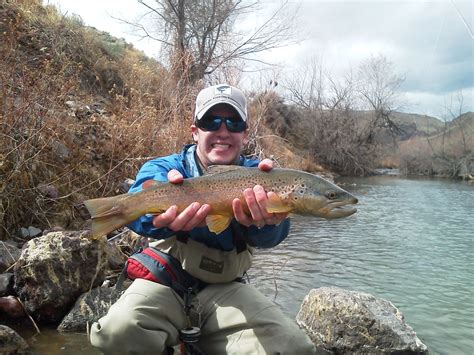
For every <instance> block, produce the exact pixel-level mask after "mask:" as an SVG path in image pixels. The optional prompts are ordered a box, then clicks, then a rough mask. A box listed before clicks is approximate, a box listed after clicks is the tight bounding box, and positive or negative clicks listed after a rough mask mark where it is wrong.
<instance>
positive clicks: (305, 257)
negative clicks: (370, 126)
mask: <svg viewBox="0 0 474 355" xmlns="http://www.w3.org/2000/svg"><path fill="white" fill-rule="evenodd" d="M344 183H346V189H348V190H350V191H352V192H353V193H354V194H355V195H356V196H357V197H358V198H359V206H358V210H359V212H358V213H356V214H355V215H353V216H350V217H348V218H344V219H340V220H332V221H326V220H321V219H316V218H303V217H299V216H295V217H293V218H292V229H291V234H290V236H289V237H288V238H287V240H286V241H284V242H283V243H282V244H281V245H279V246H277V247H276V248H273V249H269V250H261V251H259V252H258V253H257V257H256V260H255V263H254V267H253V268H252V270H251V272H250V275H251V282H252V283H253V284H254V285H256V286H257V288H259V289H260V290H261V291H262V292H263V293H264V294H265V295H267V296H268V297H269V298H271V299H274V300H275V302H276V303H277V304H279V305H280V306H281V307H282V308H283V310H284V311H285V313H286V314H288V315H289V316H290V317H292V318H294V317H295V316H296V314H297V312H298V309H299V306H300V304H301V302H302V300H303V298H304V296H305V295H306V294H308V292H309V290H310V289H312V288H317V287H321V286H337V287H342V288H345V289H348V290H357V291H363V292H368V293H371V294H373V295H375V296H378V297H382V298H384V299H387V300H389V301H391V302H392V303H393V304H394V305H395V306H396V307H398V308H399V309H400V310H401V311H402V313H403V314H404V315H405V319H406V321H407V322H408V324H409V325H411V326H412V327H413V328H414V330H415V331H416V332H417V334H418V337H419V338H420V339H421V340H422V341H423V342H424V343H425V344H426V345H427V346H428V347H429V349H430V351H431V352H432V353H433V354H443V355H444V354H446V355H447V354H474V350H473V349H474V327H473V325H474V268H473V266H474V265H473V263H474V242H473V236H474V217H473V215H474V184H469V183H465V182H456V181H448V180H427V179H423V180H421V179H420V180H408V179H401V178H397V177H374V178H368V179H351V180H345V181H344ZM34 349H35V352H36V353H38V354H52V353H55V354H66V353H67V354H69V355H70V354H99V352H97V351H96V350H94V349H93V348H92V347H91V346H90V345H89V343H88V341H87V338H86V336H85V335H80V334H69V335H60V334H58V333H57V332H54V331H53V332H51V331H50V332H44V331H43V334H42V335H41V336H37V338H36V341H35V342H34Z"/></svg>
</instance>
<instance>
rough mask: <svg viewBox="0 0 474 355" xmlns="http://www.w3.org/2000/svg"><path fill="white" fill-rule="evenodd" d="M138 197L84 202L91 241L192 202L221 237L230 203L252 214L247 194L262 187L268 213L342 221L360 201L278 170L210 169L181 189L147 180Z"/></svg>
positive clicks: (309, 177)
mask: <svg viewBox="0 0 474 355" xmlns="http://www.w3.org/2000/svg"><path fill="white" fill-rule="evenodd" d="M144 185H145V186H147V187H146V188H144V189H142V190H141V191H139V192H134V193H125V194H121V195H117V196H112V197H103V198H97V199H90V200H86V201H84V205H85V207H86V208H87V210H88V212H89V214H90V218H91V220H92V226H91V228H92V236H93V237H95V238H98V237H101V236H103V235H107V234H109V233H111V232H113V231H114V230H116V229H118V228H121V227H123V226H125V225H127V224H129V223H131V222H133V221H134V220H136V219H137V218H139V217H141V216H143V215H147V214H159V213H162V212H164V211H166V210H167V209H168V208H169V207H171V206H172V205H176V206H177V207H178V211H179V212H181V211H183V210H184V209H185V208H186V207H187V206H189V205H190V204H191V203H193V202H199V203H201V204H205V203H206V204H209V205H210V206H211V212H210V213H209V214H208V216H207V217H206V225H207V227H208V228H209V230H210V231H211V232H213V233H215V234H220V233H221V232H222V231H224V230H225V229H226V228H227V227H228V226H229V224H230V222H231V220H232V218H233V217H234V216H233V210H232V201H233V200H234V199H235V198H238V199H240V200H241V201H242V205H243V207H244V211H245V212H246V213H249V209H248V206H247V204H246V202H245V198H244V195H243V191H244V190H245V189H246V188H253V187H254V186H255V185H261V186H263V187H264V189H265V190H266V191H267V192H269V191H273V192H274V193H275V194H270V196H271V198H269V200H268V201H267V203H266V209H267V212H268V213H289V214H300V215H310V216H315V217H323V218H326V219H334V218H342V217H347V216H350V215H352V214H354V213H355V212H356V211H357V209H356V208H353V207H352V206H351V205H354V204H357V203H358V200H357V198H356V197H354V196H353V195H351V194H350V193H349V192H347V191H345V190H343V189H342V188H340V187H338V186H337V185H335V184H333V183H332V182H330V181H328V180H325V179H324V178H322V177H320V176H318V175H314V174H311V173H308V172H304V171H301V170H294V169H284V168H274V169H271V170H270V171H262V170H260V169H259V168H256V167H255V168H249V167H242V166H237V165H214V166H210V167H209V168H208V170H207V172H206V174H205V175H203V176H200V177H194V178H189V179H184V181H183V182H182V183H180V184H172V183H169V182H159V181H155V180H148V181H147V182H146V183H145V184H144Z"/></svg>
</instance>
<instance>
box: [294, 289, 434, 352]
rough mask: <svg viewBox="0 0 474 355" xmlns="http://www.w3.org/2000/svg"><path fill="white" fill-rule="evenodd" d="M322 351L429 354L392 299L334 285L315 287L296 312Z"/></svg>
mask: <svg viewBox="0 0 474 355" xmlns="http://www.w3.org/2000/svg"><path fill="white" fill-rule="evenodd" d="M296 322H297V323H298V325H299V326H300V327H301V328H302V329H304V330H305V331H306V333H307V334H308V335H309V337H310V338H311V340H312V341H313V343H314V344H315V346H316V349H317V350H318V353H321V354H428V349H427V347H426V345H425V344H423V343H422V342H421V341H420V339H418V337H417V336H416V333H415V332H414V331H413V329H412V328H411V327H410V326H409V325H408V324H407V323H406V322H405V320H404V316H403V315H402V313H401V312H400V311H399V310H398V309H397V308H396V307H395V306H394V305H393V304H392V303H391V302H389V301H386V300H384V299H381V298H377V297H374V296H372V295H370V294H367V293H362V292H356V291H347V290H343V289H340V288H335V287H322V288H318V289H313V290H311V291H310V292H309V294H308V295H307V296H306V297H305V299H304V300H303V303H302V304H301V307H300V310H299V312H298V314H297V316H296Z"/></svg>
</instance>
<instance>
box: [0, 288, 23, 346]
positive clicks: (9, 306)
mask: <svg viewBox="0 0 474 355" xmlns="http://www.w3.org/2000/svg"><path fill="white" fill-rule="evenodd" d="M4 317H6V318H7V319H9V320H12V319H17V318H23V317H25V311H24V310H23V306H22V305H21V303H20V301H18V299H17V298H16V297H15V296H6V297H0V320H1V321H4V319H3V318H4ZM0 354H1V353H0Z"/></svg>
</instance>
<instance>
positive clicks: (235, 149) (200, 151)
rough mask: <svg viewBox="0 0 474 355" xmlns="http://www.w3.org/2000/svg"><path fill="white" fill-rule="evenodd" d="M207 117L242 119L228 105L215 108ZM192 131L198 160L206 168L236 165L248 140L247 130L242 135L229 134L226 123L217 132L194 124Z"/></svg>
mask: <svg viewBox="0 0 474 355" xmlns="http://www.w3.org/2000/svg"><path fill="white" fill-rule="evenodd" d="M207 115H211V116H214V115H215V116H221V117H232V118H236V119H240V117H239V115H238V114H237V112H235V111H234V110H233V109H232V108H231V107H230V106H228V105H226V104H219V105H216V106H214V107H213V108H211V109H210V110H209V111H208V112H207V113H206V116H207ZM191 131H192V133H193V138H194V141H195V142H196V143H197V149H196V152H197V155H198V158H199V160H200V161H201V163H202V164H203V165H204V167H206V168H207V167H209V166H210V165H231V164H236V163H237V162H238V159H239V156H240V152H241V151H242V147H243V146H244V144H245V143H246V140H247V130H245V131H244V132H240V133H233V132H229V131H228V130H227V127H226V125H225V123H224V122H223V123H222V124H221V126H220V127H219V129H218V130H217V131H205V130H202V129H200V128H198V127H196V125H194V124H193V125H192V126H191Z"/></svg>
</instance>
